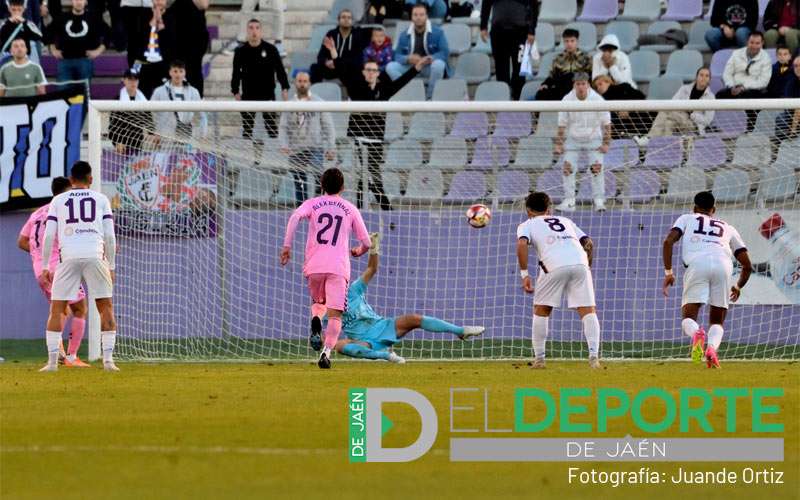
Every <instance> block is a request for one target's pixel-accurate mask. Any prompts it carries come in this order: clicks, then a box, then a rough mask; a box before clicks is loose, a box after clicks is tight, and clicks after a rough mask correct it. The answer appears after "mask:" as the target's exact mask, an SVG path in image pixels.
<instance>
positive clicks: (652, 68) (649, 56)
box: [630, 50, 671, 97]
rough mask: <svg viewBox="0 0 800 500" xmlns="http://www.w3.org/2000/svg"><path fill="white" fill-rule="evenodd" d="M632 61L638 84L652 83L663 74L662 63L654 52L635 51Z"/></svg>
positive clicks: (631, 55)
mask: <svg viewBox="0 0 800 500" xmlns="http://www.w3.org/2000/svg"><path fill="white" fill-rule="evenodd" d="M630 60H631V70H632V73H633V79H634V80H635V81H637V82H650V81H653V80H654V79H656V78H658V76H659V75H660V74H661V61H660V60H659V57H658V54H657V53H655V52H653V51H652V50H634V51H633V52H631V54H630ZM670 97H671V96H670Z"/></svg>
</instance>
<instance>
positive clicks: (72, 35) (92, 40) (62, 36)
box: [51, 10, 108, 59]
mask: <svg viewBox="0 0 800 500" xmlns="http://www.w3.org/2000/svg"><path fill="white" fill-rule="evenodd" d="M55 23H56V21H53V24H55ZM58 23H59V24H58V25H56V26H55V29H54V30H53V40H52V41H51V43H53V44H54V45H55V46H56V48H57V49H58V50H60V51H61V52H62V53H63V54H64V59H81V58H84V57H86V51H87V50H94V49H96V48H98V47H100V45H103V44H104V43H105V38H106V35H107V33H108V26H106V23H104V22H102V21H98V20H97V17H96V16H93V15H92V14H91V13H90V12H89V11H88V10H87V11H84V13H83V14H81V15H79V16H78V15H75V14H73V13H72V12H69V13H68V14H65V15H64V17H63V18H61V19H60V20H59V21H58Z"/></svg>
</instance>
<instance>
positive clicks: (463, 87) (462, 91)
mask: <svg viewBox="0 0 800 500" xmlns="http://www.w3.org/2000/svg"><path fill="white" fill-rule="evenodd" d="M482 55H485V54H482ZM431 100H433V101H466V100H468V95H467V82H465V81H464V80H463V79H461V78H448V79H446V80H439V81H438V82H436V86H435V87H434V88H433V96H432V99H431Z"/></svg>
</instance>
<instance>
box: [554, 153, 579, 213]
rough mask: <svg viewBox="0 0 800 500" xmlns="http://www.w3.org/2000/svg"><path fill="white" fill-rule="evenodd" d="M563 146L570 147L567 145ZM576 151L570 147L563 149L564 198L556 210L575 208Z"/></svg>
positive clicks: (571, 209)
mask: <svg viewBox="0 0 800 500" xmlns="http://www.w3.org/2000/svg"><path fill="white" fill-rule="evenodd" d="M565 147H571V146H570V145H567V146H565ZM577 166H578V152H577V151H575V150H572V149H568V150H566V151H564V165H563V174H564V176H563V178H562V181H563V184H564V200H563V201H562V202H561V203H560V204H559V205H558V207H557V208H558V210H562V211H566V212H571V211H573V210H575V189H576V188H575V177H576V175H577V172H576V171H577Z"/></svg>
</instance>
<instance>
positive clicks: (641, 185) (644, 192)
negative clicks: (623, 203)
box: [624, 168, 661, 203]
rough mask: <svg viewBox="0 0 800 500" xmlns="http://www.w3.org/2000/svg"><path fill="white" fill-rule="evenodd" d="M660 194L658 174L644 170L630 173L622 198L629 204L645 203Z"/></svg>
mask: <svg viewBox="0 0 800 500" xmlns="http://www.w3.org/2000/svg"><path fill="white" fill-rule="evenodd" d="M660 192H661V178H660V177H659V175H658V172H655V171H653V170H649V169H646V168H642V169H637V170H635V171H631V172H630V175H629V176H628V186H627V188H626V191H625V194H624V198H625V199H627V200H628V201H630V202H631V203H647V202H649V201H650V200H652V199H653V198H656V197H658V194H659V193H660Z"/></svg>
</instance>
